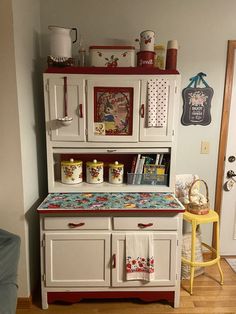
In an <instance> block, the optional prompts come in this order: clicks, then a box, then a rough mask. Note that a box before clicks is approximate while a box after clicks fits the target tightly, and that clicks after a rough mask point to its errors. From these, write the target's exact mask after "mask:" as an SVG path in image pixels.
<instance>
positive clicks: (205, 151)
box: [201, 141, 210, 154]
mask: <svg viewBox="0 0 236 314" xmlns="http://www.w3.org/2000/svg"><path fill="white" fill-rule="evenodd" d="M209 150H210V143H209V142H207V141H201V154H209Z"/></svg>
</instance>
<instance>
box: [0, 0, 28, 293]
mask: <svg viewBox="0 0 236 314" xmlns="http://www.w3.org/2000/svg"><path fill="white" fill-rule="evenodd" d="M0 32H1V36H0V37H1V41H2V42H1V50H0V68H1V71H0V86H1V87H0V91H1V98H0V143H1V150H0V173H1V178H2V182H1V188H0V221H1V228H2V229H6V230H8V231H10V232H14V233H16V234H18V235H19V236H20V237H21V254H20V265H19V280H18V281H19V283H20V289H21V291H22V293H23V294H24V295H29V285H28V279H29V276H28V262H27V257H26V247H27V238H26V233H25V218H24V206H23V182H22V168H21V162H22V159H21V146H20V133H19V111H18V106H17V91H16V73H15V54H14V41H13V16H12V6H11V1H8V0H4V1H1V2H0Z"/></svg>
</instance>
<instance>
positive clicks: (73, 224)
mask: <svg viewBox="0 0 236 314" xmlns="http://www.w3.org/2000/svg"><path fill="white" fill-rule="evenodd" d="M84 225H85V223H84V222H79V223H77V224H75V223H73V222H69V223H68V227H69V228H77V227H82V226H84Z"/></svg>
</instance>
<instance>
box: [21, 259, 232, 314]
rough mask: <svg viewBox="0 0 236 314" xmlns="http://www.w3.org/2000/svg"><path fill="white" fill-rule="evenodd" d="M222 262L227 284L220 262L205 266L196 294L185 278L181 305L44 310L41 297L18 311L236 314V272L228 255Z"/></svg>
mask: <svg viewBox="0 0 236 314" xmlns="http://www.w3.org/2000/svg"><path fill="white" fill-rule="evenodd" d="M221 266H222V270H223V273H224V285H223V286H221V285H220V284H219V283H218V282H217V280H219V279H220V276H219V273H218V269H217V266H216V265H213V266H210V267H207V268H205V274H204V275H201V276H199V277H197V278H195V279H194V290H193V295H192V296H190V295H189V293H188V292H187V291H186V290H185V289H187V288H188V281H187V280H184V281H183V282H182V284H183V286H182V289H181V299H180V307H179V308H178V309H174V308H173V307H171V306H170V305H169V304H167V303H164V302H163V303H158V302H155V303H142V302H139V301H136V300H131V301H130V300H129V301H127V300H124V301H123V300H122V301H118V300H112V301H111V300H108V301H104V300H99V301H98V300H90V301H82V302H80V303H76V304H72V305H65V304H50V305H49V309H48V310H42V309H41V305H40V300H36V301H35V302H34V305H33V307H32V308H31V309H28V310H17V311H16V314H38V313H45V314H120V313H122V314H158V313H165V314H168V313H181V314H187V313H188V314H191V313H192V314H194V313H198V314H208V313H218V314H219V313H220V314H224V313H227V314H230V313H232V314H233V313H234V314H236V273H235V272H234V271H233V270H232V269H231V268H230V266H229V265H228V264H227V262H226V261H225V260H224V259H222V261H221Z"/></svg>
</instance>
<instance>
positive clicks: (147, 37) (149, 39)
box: [140, 30, 155, 51]
mask: <svg viewBox="0 0 236 314" xmlns="http://www.w3.org/2000/svg"><path fill="white" fill-rule="evenodd" d="M154 42H155V33H154V32H153V31H150V30H147V31H143V32H141V33H140V51H154Z"/></svg>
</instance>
